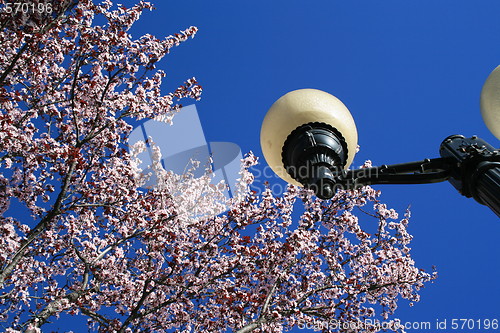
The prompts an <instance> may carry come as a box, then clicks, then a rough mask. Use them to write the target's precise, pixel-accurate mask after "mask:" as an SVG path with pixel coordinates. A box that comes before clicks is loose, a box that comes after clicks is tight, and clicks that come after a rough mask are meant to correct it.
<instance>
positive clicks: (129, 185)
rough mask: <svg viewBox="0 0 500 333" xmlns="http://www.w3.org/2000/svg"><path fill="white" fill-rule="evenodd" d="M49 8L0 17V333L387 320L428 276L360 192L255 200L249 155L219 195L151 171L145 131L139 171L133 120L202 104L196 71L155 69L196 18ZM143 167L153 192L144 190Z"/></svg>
mask: <svg viewBox="0 0 500 333" xmlns="http://www.w3.org/2000/svg"><path fill="white" fill-rule="evenodd" d="M32 1H33V3H35V5H36V4H39V3H45V2H42V1H41V0H32ZM5 3H6V0H0V7H3V5H4V4H5ZM51 3H52V4H53V12H52V13H51V14H48V13H38V12H35V13H32V15H25V14H23V13H19V14H15V15H14V14H7V13H6V12H2V13H1V14H0V21H1V22H2V30H1V31H0V44H1V45H2V51H1V52H0V112H1V113H0V168H1V169H0V170H1V173H0V235H1V237H0V267H1V270H0V289H1V291H0V310H1V311H0V319H1V320H2V322H3V323H4V325H5V327H8V328H6V331H7V332H40V331H41V329H40V328H41V327H43V325H45V324H46V323H47V322H49V321H55V320H57V319H58V318H59V316H60V315H61V314H65V315H71V316H85V317H86V318H88V322H89V329H90V330H91V331H99V332H153V331H154V332H169V331H172V332H174V331H175V332H226V331H228V330H231V331H234V332H250V331H255V332H281V331H284V330H286V329H288V328H291V327H293V326H295V325H297V323H298V322H300V321H304V322H310V321H313V320H323V319H324V318H337V319H339V320H342V321H350V322H360V321H362V320H363V319H366V318H370V317H377V318H381V319H382V318H389V317H390V316H392V314H393V313H394V310H395V309H396V307H397V301H398V299H399V298H404V299H407V300H410V301H412V302H416V301H418V300H419V295H418V291H419V290H420V289H421V288H422V287H423V286H424V283H425V282H427V281H430V280H432V279H434V278H435V274H429V273H426V272H425V271H423V270H422V269H418V268H417V267H416V266H415V262H414V260H413V259H412V258H411V256H410V248H409V243H410V241H411V235H410V234H409V233H408V232H407V225H408V223H409V218H410V213H409V211H408V212H406V214H405V215H404V218H402V219H400V220H398V218H399V217H398V214H397V213H396V212H395V211H394V210H393V209H390V208H387V206H386V205H385V204H383V203H381V202H379V199H378V198H379V195H380V192H379V191H376V190H374V189H373V188H371V187H368V186H366V187H363V188H360V189H358V190H355V191H339V192H338V193H337V194H336V195H335V196H334V198H333V199H332V200H328V201H322V200H319V199H317V198H315V197H314V196H313V195H312V194H311V193H310V192H309V191H306V190H303V189H299V188H297V187H294V186H289V187H288V188H287V190H286V192H285V193H283V194H282V195H280V196H275V195H273V193H272V191H271V190H270V189H269V188H267V189H265V190H264V191H263V193H262V194H261V195H257V194H256V193H255V192H253V191H252V183H253V182H254V175H253V174H252V173H251V172H250V171H249V169H250V167H252V166H253V165H255V164H256V163H257V158H256V157H255V156H254V155H253V154H252V153H249V154H248V155H247V156H246V157H245V158H244V159H243V160H242V171H241V176H240V179H239V183H238V188H239V191H237V195H236V196H235V198H233V199H230V200H226V199H225V197H224V189H225V184H223V183H221V184H218V185H213V184H211V179H212V177H213V174H212V172H211V170H210V169H209V168H207V171H206V174H205V175H204V176H203V177H198V178H196V177H194V176H193V174H192V173H191V172H190V171H188V172H186V173H185V174H183V175H176V174H173V173H172V172H168V171H166V170H164V169H163V168H162V167H161V165H160V163H159V161H160V158H161V151H160V150H159V149H158V148H157V147H156V146H155V145H154V142H149V143H148V144H150V145H151V147H153V152H154V154H153V155H154V156H153V157H154V158H153V164H152V165H151V166H150V170H151V173H152V175H148V174H145V173H144V172H143V171H142V170H141V169H139V165H140V160H139V159H138V157H137V156H138V155H139V154H140V152H142V151H144V149H145V148H146V146H145V143H144V142H139V143H137V144H136V145H134V146H132V147H130V149H127V147H128V146H127V138H128V135H129V133H130V131H131V129H132V124H134V122H135V121H137V120H140V119H144V118H150V119H157V120H162V121H165V122H171V120H172V118H173V117H174V116H175V114H176V113H177V112H179V110H180V104H179V103H180V101H181V100H182V99H184V98H190V99H195V100H197V99H199V98H200V94H201V87H200V86H199V85H198V83H197V82H196V80H195V79H194V78H188V79H187V80H186V82H185V83H184V84H183V85H181V86H180V87H179V88H177V89H175V90H174V91H173V92H171V93H164V92H162V89H161V84H162V80H163V78H164V77H165V73H164V72H162V71H161V70H157V69H156V64H157V62H159V61H160V60H161V59H162V58H163V57H164V56H165V55H167V54H168V53H169V51H170V49H171V48H173V47H175V46H179V45H180V44H182V43H184V42H186V41H187V40H188V39H189V38H191V37H194V36H195V34H196V32H197V28H196V27H187V28H186V29H185V30H183V31H181V32H179V33H176V34H173V35H169V36H167V37H165V38H162V39H161V38H157V37H155V36H152V35H149V34H147V35H144V36H141V37H139V38H137V39H134V38H133V37H132V36H131V35H130V33H129V29H130V27H131V26H132V25H133V24H134V22H136V21H137V20H138V19H139V18H140V15H141V13H142V12H143V11H144V10H151V9H153V6H152V5H151V4H150V3H148V2H144V1H140V2H139V3H138V4H136V5H135V6H133V7H130V8H125V7H123V6H121V5H118V6H115V5H113V3H112V2H111V1H103V2H101V3H95V2H93V1H91V0H80V1H54V2H51ZM96 22H104V23H102V24H98V23H96ZM198 162H199V163H205V162H208V161H198ZM198 162H196V161H193V166H194V165H196V163H198ZM369 165H370V163H369V162H368V163H366V164H365V166H369ZM153 175H154V176H155V177H156V179H157V183H156V184H157V185H156V186H153V187H151V188H144V187H142V185H144V184H145V182H146V181H147V178H148V177H150V176H153ZM297 207H299V208H298V211H296V212H295V213H294V208H297ZM359 207H364V208H363V210H367V211H369V212H368V213H367V214H365V213H360V214H359V215H355V213H357V212H358V211H361V210H358V209H357V208H359ZM224 210H227V212H226V213H224V214H221V212H222V211H224ZM370 215H371V216H370ZM367 230H376V231H375V232H373V231H372V232H370V233H369V232H368V231H367ZM376 330H377V328H376V327H372V328H367V331H376Z"/></svg>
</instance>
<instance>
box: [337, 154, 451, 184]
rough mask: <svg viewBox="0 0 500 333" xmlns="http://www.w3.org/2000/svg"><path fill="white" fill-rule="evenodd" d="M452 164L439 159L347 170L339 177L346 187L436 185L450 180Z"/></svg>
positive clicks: (449, 161) (448, 159)
mask: <svg viewBox="0 0 500 333" xmlns="http://www.w3.org/2000/svg"><path fill="white" fill-rule="evenodd" d="M453 163H454V161H453V159H451V158H443V157H441V158H433V159H425V160H422V161H416V162H409V163H401V164H393V165H382V166H379V167H372V168H364V169H357V170H348V171H346V172H345V175H343V176H341V179H342V180H341V183H344V184H345V185H346V186H347V187H349V185H354V186H356V185H358V186H359V185H373V184H427V183H437V182H442V181H445V180H448V179H449V178H450V175H451V168H452V167H453Z"/></svg>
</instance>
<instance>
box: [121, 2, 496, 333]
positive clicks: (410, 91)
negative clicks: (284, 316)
mask: <svg viewBox="0 0 500 333" xmlns="http://www.w3.org/2000/svg"><path fill="white" fill-rule="evenodd" d="M127 3H129V2H128V1H127ZM155 4H156V7H157V10H155V11H153V12H151V13H146V14H145V15H144V16H143V17H142V18H141V20H140V21H139V22H138V23H137V25H136V26H135V28H134V29H133V31H132V33H133V34H134V35H136V36H139V35H141V34H143V33H146V32H147V33H152V34H154V35H157V36H158V37H164V36H166V35H169V34H171V33H175V32H177V31H179V30H183V29H185V28H187V27H189V26H191V25H195V26H197V27H198V28H199V29H200V30H199V33H198V34H197V36H196V38H195V39H194V40H190V41H188V42H186V43H184V44H183V45H181V46H180V47H178V48H175V49H174V50H173V51H172V53H171V54H170V55H169V56H167V57H166V58H165V59H164V60H163V61H162V62H161V63H160V67H161V68H162V69H164V70H165V71H166V72H167V80H166V82H165V92H167V91H170V90H172V89H174V88H175V87H176V86H177V85H179V84H180V83H182V81H183V80H184V79H187V78H189V77H191V76H195V77H196V78H197V79H198V81H199V82H200V84H201V85H202V86H203V88H204V92H203V97H202V100H201V101H199V102H197V103H196V107H197V109H198V112H199V115H200V118H201V123H202V125H203V128H204V131H205V136H206V138H207V140H208V141H230V142H234V143H237V144H238V145H239V146H240V147H241V149H242V152H243V153H245V152H247V151H250V150H251V151H253V152H254V153H255V154H256V155H258V156H261V157H262V152H261V150H260V143H259V132H260V126H261V122H262V120H263V118H264V115H265V113H266V112H267V110H268V108H269V107H270V106H271V104H272V103H273V102H274V101H275V100H276V99H277V98H279V97H280V96H281V95H283V94H285V93H286V92H288V91H291V90H295V89H300V88H317V89H321V90H325V91H327V92H329V93H331V94H333V95H335V96H337V97H338V98H339V99H341V100H342V101H343V102H344V104H346V105H347V107H348V108H349V109H350V111H351V113H352V115H353V117H354V119H355V121H356V124H357V129H358V133H359V145H360V147H361V150H360V152H359V153H358V154H357V156H356V158H355V161H354V164H353V165H354V166H356V167H357V166H359V165H361V164H362V163H363V162H364V161H365V160H367V159H370V160H372V161H373V164H374V165H380V164H393V163H402V162H410V161H415V160H421V159H424V158H433V157H438V149H439V145H440V143H441V141H442V140H443V139H444V138H446V137H447V136H449V135H451V134H463V135H465V136H471V135H478V136H479V137H481V138H483V139H485V140H486V141H488V142H489V143H490V144H492V145H493V146H496V147H498V146H499V141H498V140H497V139H496V138H495V137H494V136H493V135H492V134H491V133H490V132H489V131H488V130H487V128H486V126H485V125H484V123H483V122H482V118H481V115H480V112H479V94H480V91H481V87H482V85H483V83H484V81H485V79H486V77H487V76H488V74H489V73H490V72H491V71H492V70H493V69H494V68H495V67H496V66H497V65H499V64H500V19H499V17H500V1H498V0H480V1H477V0H476V1H473V0H467V1H464V0H453V1H452V0H418V1H416V0H353V1H339V0H330V1H325V0H320V1H295V0H287V1H283V0H273V1H264V0H254V1H220V0H213V1H200V0H192V1H159V0H158V1H156V2H155ZM174 121H175V119H174ZM261 163H265V161H264V160H263V159H262V158H261ZM270 181H276V182H278V181H279V180H277V179H275V178H273V179H271V180H270ZM375 187H376V188H377V189H381V190H382V191H383V196H382V201H384V202H386V203H387V204H388V206H390V207H392V208H396V209H397V210H398V211H399V212H401V213H403V212H404V209H406V207H407V206H408V205H409V204H411V209H412V219H411V223H410V232H411V233H412V234H413V235H414V241H413V243H412V253H413V257H414V258H415V260H416V262H417V265H418V266H419V267H422V268H426V269H429V270H430V268H431V266H432V265H436V266H437V269H438V272H439V278H438V280H437V281H436V282H435V283H434V284H429V285H428V286H427V287H426V288H425V289H424V290H423V291H422V292H421V296H422V299H421V301H420V302H419V303H417V304H416V305H415V306H413V307H411V308H410V307H409V306H408V302H406V301H403V302H401V303H400V307H399V309H398V310H397V312H396V316H397V317H399V318H401V319H402V321H403V322H405V321H411V322H431V323H432V324H433V325H434V324H435V322H436V320H440V321H442V320H444V319H447V321H448V327H449V325H450V322H451V320H452V319H454V318H466V319H481V320H484V319H494V318H497V319H500V306H499V304H498V299H500V288H499V287H498V278H499V276H500V262H499V259H498V258H499V256H500V250H499V246H498V237H499V236H500V221H499V219H498V218H497V217H496V215H495V214H494V213H493V212H491V211H490V210H489V209H488V208H487V207H485V206H482V205H480V204H478V203H476V202H475V201H474V200H473V199H467V198H465V197H462V196H461V195H460V194H459V193H458V192H457V191H456V190H455V189H454V188H453V187H452V186H451V184H449V183H447V182H446V183H440V184H431V185H398V186H389V185H380V186H375ZM414 331H417V330H414ZM478 331H479V330H463V331H461V330H457V332H478ZM293 332H306V330H299V329H294V330H293ZM422 332H423V331H422Z"/></svg>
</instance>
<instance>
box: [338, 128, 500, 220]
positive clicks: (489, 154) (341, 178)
mask: <svg viewBox="0 0 500 333" xmlns="http://www.w3.org/2000/svg"><path fill="white" fill-rule="evenodd" d="M440 155H441V157H440V158H433V159H425V160H423V161H417V162H410V163H402V164H393V165H382V166H380V167H372V168H365V169H357V170H348V171H341V172H337V173H336V177H335V183H336V184H335V186H336V188H344V189H353V188H357V187H359V186H363V185H372V184H426V183H437V182H442V181H445V180H448V181H449V182H450V183H451V184H452V185H453V186H454V187H455V188H456V189H457V190H458V191H459V192H460V193H461V194H462V195H464V196H465V197H467V198H470V197H472V198H474V199H475V200H476V201H478V202H479V203H481V204H483V205H486V206H488V207H490V208H491V210H493V211H494V212H495V213H496V214H497V215H498V216H499V217H500V150H498V149H495V148H494V147H493V146H491V145H490V144H488V143H487V142H486V141H484V140H482V139H480V138H478V137H475V136H473V137H471V138H466V137H464V136H462V135H452V136H449V137H447V138H446V139H445V140H444V141H443V142H442V143H441V147H440Z"/></svg>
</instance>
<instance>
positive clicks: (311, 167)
mask: <svg viewBox="0 0 500 333" xmlns="http://www.w3.org/2000/svg"><path fill="white" fill-rule="evenodd" d="M281 157H282V161H283V165H284V166H285V168H286V170H287V172H288V173H289V174H290V176H292V178H293V179H295V180H297V181H298V182H300V183H301V184H302V185H303V186H304V187H306V188H309V189H312V190H313V191H314V192H315V194H316V195H317V196H318V197H319V198H321V199H330V198H332V197H333V195H334V194H335V190H334V189H335V184H336V183H337V181H338V180H337V179H336V178H337V177H338V176H339V175H341V174H342V170H343V168H344V166H345V164H346V161H347V143H346V141H345V139H344V137H343V136H342V134H340V132H339V131H338V130H337V129H335V128H334V127H332V126H330V125H328V124H325V123H320V122H312V123H308V124H305V125H302V126H299V127H297V128H296V129H295V130H293V131H292V132H291V133H290V135H289V136H288V137H287V139H286V141H285V143H284V145H283V150H282V154H281Z"/></svg>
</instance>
